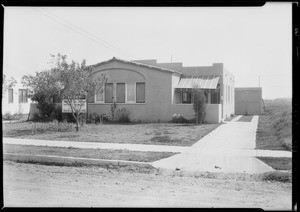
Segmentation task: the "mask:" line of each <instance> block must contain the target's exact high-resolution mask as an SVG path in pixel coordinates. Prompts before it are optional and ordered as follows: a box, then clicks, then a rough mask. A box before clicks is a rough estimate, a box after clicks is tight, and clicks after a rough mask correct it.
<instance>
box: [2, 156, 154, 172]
mask: <svg viewBox="0 0 300 212" xmlns="http://www.w3.org/2000/svg"><path fill="white" fill-rule="evenodd" d="M3 160H10V161H15V162H28V163H29V162H31V163H56V164H63V165H66V164H68V165H79V164H80V165H96V166H101V167H106V168H116V167H126V166H135V167H138V168H147V169H156V168H155V167H154V166H152V165H150V164H149V163H146V162H136V161H125V160H107V159H97V158H80V157H61V156H55V155H28V154H14V153H4V154H3Z"/></svg>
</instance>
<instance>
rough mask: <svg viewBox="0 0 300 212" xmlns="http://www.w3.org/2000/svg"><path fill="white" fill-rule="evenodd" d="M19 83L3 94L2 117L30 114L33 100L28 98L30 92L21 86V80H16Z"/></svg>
mask: <svg viewBox="0 0 300 212" xmlns="http://www.w3.org/2000/svg"><path fill="white" fill-rule="evenodd" d="M15 80H16V81H17V83H16V84H15V85H14V86H13V87H10V88H8V89H7V90H6V92H5V93H3V94H2V115H3V114H5V113H11V114H15V113H18V114H28V113H29V109H30V103H31V100H30V98H28V96H27V94H28V91H27V89H26V88H24V87H23V86H22V84H21V79H16V78H15Z"/></svg>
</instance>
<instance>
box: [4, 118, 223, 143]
mask: <svg viewBox="0 0 300 212" xmlns="http://www.w3.org/2000/svg"><path fill="white" fill-rule="evenodd" d="M32 125H33V124H29V123H28V122H22V123H10V124H9V123H7V124H4V125H3V136H4V137H15V138H28V139H41V140H43V139H46V140H61V141H81V142H85V141H88V142H106V143H107V142H108V143H134V144H158V145H174V146H191V145H193V144H194V143H195V142H197V141H198V140H200V139H201V138H202V137H204V136H205V135H207V134H208V133H210V132H211V131H212V130H214V129H215V128H217V127H218V126H219V124H202V125H193V124H173V123H152V124H101V125H100V124H99V125H95V124H86V125H85V126H84V127H82V128H81V129H80V132H75V129H74V128H73V129H72V130H64V131H63V132H61V131H60V130H59V131H58V132H57V131H56V128H55V127H54V128H53V127H51V123H48V124H42V123H37V133H36V134H32ZM44 128H46V130H45V129H44Z"/></svg>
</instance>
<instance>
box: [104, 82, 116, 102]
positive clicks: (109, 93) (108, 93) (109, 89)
mask: <svg viewBox="0 0 300 212" xmlns="http://www.w3.org/2000/svg"><path fill="white" fill-rule="evenodd" d="M113 91H114V88H113V83H107V84H106V85H105V102H106V103H113V93H114V92H113Z"/></svg>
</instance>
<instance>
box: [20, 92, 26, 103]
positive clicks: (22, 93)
mask: <svg viewBox="0 0 300 212" xmlns="http://www.w3.org/2000/svg"><path fill="white" fill-rule="evenodd" d="M27 102H28V98H27V89H19V103H27Z"/></svg>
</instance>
